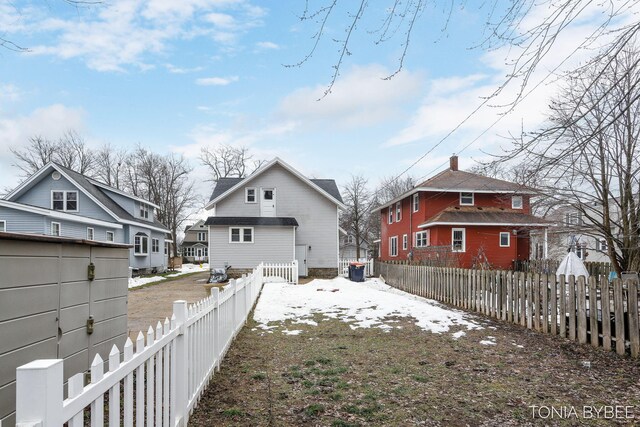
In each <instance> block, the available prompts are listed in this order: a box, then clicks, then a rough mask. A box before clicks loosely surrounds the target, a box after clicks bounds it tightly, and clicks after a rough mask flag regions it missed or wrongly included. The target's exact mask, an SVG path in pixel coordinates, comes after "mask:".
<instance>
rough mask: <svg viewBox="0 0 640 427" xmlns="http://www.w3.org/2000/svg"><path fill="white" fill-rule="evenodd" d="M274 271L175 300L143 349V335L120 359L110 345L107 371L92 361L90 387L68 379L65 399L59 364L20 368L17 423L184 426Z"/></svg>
mask: <svg viewBox="0 0 640 427" xmlns="http://www.w3.org/2000/svg"><path fill="white" fill-rule="evenodd" d="M273 268H274V267H273V266H272V265H268V266H263V265H262V264H261V265H259V266H258V267H257V268H256V269H254V270H253V272H252V274H250V275H248V276H243V277H242V278H241V279H238V280H232V281H230V284H229V285H228V286H226V287H225V288H224V290H222V291H220V290H219V289H218V288H213V289H212V293H211V296H210V297H208V298H205V299H203V300H201V301H199V302H198V303H195V304H193V305H190V306H187V303H186V302H185V301H175V302H174V304H173V315H172V316H171V320H169V319H165V321H164V325H162V324H160V322H158V324H157V326H156V328H155V330H154V329H153V328H151V327H149V330H148V331H147V334H146V338H147V340H146V345H145V338H144V336H143V334H142V332H140V333H139V334H138V337H137V339H136V345H135V351H134V345H133V343H132V342H131V340H130V339H127V342H126V343H125V345H124V349H123V350H124V351H123V360H122V361H121V354H120V351H119V349H118V348H117V347H116V346H115V345H114V346H113V348H112V350H111V353H110V354H109V360H108V366H107V372H106V373H105V372H104V362H103V360H102V358H100V355H96V357H95V359H94V361H93V363H92V365H91V372H90V376H91V381H90V383H89V384H88V385H86V386H85V385H84V374H83V373H79V374H76V375H74V376H72V377H71V378H69V382H68V393H67V395H68V397H67V398H66V399H64V384H63V366H62V360H58V359H51V360H36V361H33V362H31V363H28V364H26V365H23V366H21V367H19V368H18V369H17V378H16V425H17V426H19V427H49V426H51V427H54V426H55V427H59V426H62V425H63V424H64V423H68V424H67V425H68V426H69V427H77V426H83V425H85V424H87V423H90V425H91V426H92V427H94V426H102V425H104V424H105V423H108V425H109V426H119V425H120V424H121V422H122V424H123V425H124V426H133V425H134V424H135V425H136V426H144V425H147V426H186V425H187V421H188V419H189V415H190V413H191V412H192V410H193V408H194V406H195V405H196V403H197V402H198V399H199V398H200V395H201V393H202V391H203V390H204V388H205V387H206V385H207V383H208V382H209V379H210V378H211V376H212V375H213V373H214V371H215V370H216V368H217V369H219V368H220V361H221V360H222V358H223V357H224V355H225V353H226V352H227V350H228V349H229V346H230V345H231V342H232V341H233V338H234V337H235V336H236V334H237V333H238V332H239V331H240V329H241V328H242V326H243V325H244V324H245V322H246V319H247V316H248V314H249V312H250V311H251V309H252V308H253V306H254V304H255V302H256V300H257V298H258V295H259V293H260V290H261V289H262V285H263V283H264V282H265V277H268V276H269V275H271V274H272V273H273V272H276V273H277V274H280V273H282V272H283V271H284V270H285V269H284V268H283V269H281V270H277V269H275V270H273V271H272V269H273ZM295 268H296V269H297V266H295ZM293 269H294V267H293V266H290V270H293ZM265 273H266V275H265ZM279 277H284V276H279ZM296 279H297V276H296ZM121 387H122V392H121ZM121 397H122V399H123V401H122V402H120V399H121ZM105 399H106V403H107V405H106V406H105ZM105 409H106V411H107V413H106V414H105Z"/></svg>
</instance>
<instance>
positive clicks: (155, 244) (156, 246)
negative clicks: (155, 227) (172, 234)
mask: <svg viewBox="0 0 640 427" xmlns="http://www.w3.org/2000/svg"><path fill="white" fill-rule="evenodd" d="M151 252H153V253H154V254H157V253H158V252H160V239H151Z"/></svg>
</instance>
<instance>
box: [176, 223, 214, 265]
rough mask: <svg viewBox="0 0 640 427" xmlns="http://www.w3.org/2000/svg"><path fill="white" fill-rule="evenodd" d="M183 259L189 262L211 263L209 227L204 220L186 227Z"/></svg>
mask: <svg viewBox="0 0 640 427" xmlns="http://www.w3.org/2000/svg"><path fill="white" fill-rule="evenodd" d="M182 257H183V258H184V259H185V260H186V261H187V262H209V227H208V226H206V225H204V220H203V219H201V220H199V221H198V222H196V223H195V224H193V225H188V226H186V227H185V229H184V240H183V241H182Z"/></svg>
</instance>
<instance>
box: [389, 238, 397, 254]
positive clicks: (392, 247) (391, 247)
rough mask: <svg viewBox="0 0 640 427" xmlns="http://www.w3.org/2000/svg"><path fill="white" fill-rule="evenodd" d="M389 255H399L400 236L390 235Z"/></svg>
mask: <svg viewBox="0 0 640 427" xmlns="http://www.w3.org/2000/svg"><path fill="white" fill-rule="evenodd" d="M389 256H398V236H393V237H389Z"/></svg>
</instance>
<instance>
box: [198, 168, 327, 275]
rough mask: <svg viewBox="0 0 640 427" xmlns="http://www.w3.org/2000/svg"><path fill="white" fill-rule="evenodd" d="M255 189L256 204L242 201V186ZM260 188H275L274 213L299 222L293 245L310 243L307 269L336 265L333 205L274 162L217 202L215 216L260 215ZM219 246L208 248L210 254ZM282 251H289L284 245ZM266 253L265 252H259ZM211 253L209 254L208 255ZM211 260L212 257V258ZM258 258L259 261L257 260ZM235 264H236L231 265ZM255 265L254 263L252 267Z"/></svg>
mask: <svg viewBox="0 0 640 427" xmlns="http://www.w3.org/2000/svg"><path fill="white" fill-rule="evenodd" d="M247 187H250V188H256V190H257V193H258V194H257V197H258V202H257V203H245V201H244V199H245V188H247ZM260 188H275V189H276V216H278V217H293V218H295V219H296V220H297V221H298V224H299V226H298V228H297V229H296V233H295V244H297V245H307V246H311V249H310V250H308V252H307V266H308V268H336V269H337V267H338V221H337V218H336V204H335V203H334V202H332V201H330V200H329V199H327V198H326V197H324V196H323V195H321V194H320V193H319V192H318V191H316V190H315V189H314V188H311V187H310V186H309V185H307V184H306V183H305V182H303V181H301V180H300V179H299V178H298V177H296V176H295V175H293V174H291V173H290V172H289V171H287V170H286V169H285V168H283V167H282V166H280V165H279V164H275V165H273V166H272V167H271V168H270V169H269V170H266V171H264V172H263V173H262V174H261V175H259V176H258V177H257V178H255V179H253V180H251V181H249V182H248V183H246V184H245V185H243V186H242V187H239V188H238V189H237V190H236V191H235V192H233V193H232V194H230V195H228V196H227V197H226V198H224V199H223V200H221V201H220V202H219V203H218V204H217V205H216V212H215V214H216V216H219V217H224V216H242V217H247V216H256V217H257V216H260ZM217 250H218V248H217V247H216V248H213V247H212V248H211V253H214V252H215V251H217ZM285 250H292V249H291V248H286V249H285ZM262 255H263V257H264V256H268V254H267V253H265V254H262ZM210 256H211V254H210ZM212 259H214V258H213V257H212ZM260 261H261V260H258V263H259V262H260ZM234 267H235V266H234ZM251 267H255V265H253V266H251Z"/></svg>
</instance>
